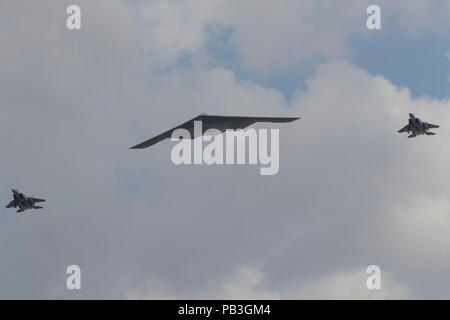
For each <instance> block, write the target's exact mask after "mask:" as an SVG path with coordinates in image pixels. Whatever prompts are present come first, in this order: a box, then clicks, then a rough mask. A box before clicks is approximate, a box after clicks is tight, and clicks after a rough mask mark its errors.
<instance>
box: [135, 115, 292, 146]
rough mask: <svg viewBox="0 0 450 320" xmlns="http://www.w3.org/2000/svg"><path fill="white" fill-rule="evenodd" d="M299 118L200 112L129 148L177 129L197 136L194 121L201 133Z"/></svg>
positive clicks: (148, 142)
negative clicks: (199, 124)
mask: <svg viewBox="0 0 450 320" xmlns="http://www.w3.org/2000/svg"><path fill="white" fill-rule="evenodd" d="M298 119H300V118H299V117H239V116H213V115H207V114H201V115H199V116H197V117H195V118H193V119H191V120H189V121H186V122H185V123H183V124H181V125H179V126H177V127H175V128H173V129H170V130H168V131H166V132H163V133H161V134H159V135H157V136H155V137H153V138H151V139H149V140H147V141H144V142H142V143H140V144H138V145H135V146H134V147H131V148H130V149H144V148H147V147H150V146H152V145H154V144H156V143H158V142H160V141H162V140H164V139H169V138H170V137H171V136H172V133H173V132H174V131H175V130H177V129H186V130H187V131H189V133H190V134H191V137H193V138H197V137H196V136H195V132H194V122H196V121H201V122H202V134H203V133H205V131H207V130H208V129H217V130H219V132H223V131H225V130H227V129H232V130H236V129H244V128H246V127H248V126H250V125H252V124H254V123H257V122H272V123H286V122H292V121H295V120H298Z"/></svg>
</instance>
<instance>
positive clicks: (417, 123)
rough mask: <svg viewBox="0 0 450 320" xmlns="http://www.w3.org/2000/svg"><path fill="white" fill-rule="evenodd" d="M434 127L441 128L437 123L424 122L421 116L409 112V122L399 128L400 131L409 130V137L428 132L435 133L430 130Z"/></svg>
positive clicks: (429, 133)
mask: <svg viewBox="0 0 450 320" xmlns="http://www.w3.org/2000/svg"><path fill="white" fill-rule="evenodd" d="M433 128H439V126H438V125H436V124H431V123H427V122H422V121H421V120H420V119H419V118H416V117H415V116H414V114H412V113H410V114H409V119H408V124H407V125H406V126H404V127H403V128H401V129H400V130H398V132H400V133H402V132H408V133H410V132H411V134H410V135H409V136H408V138H414V137H416V136H418V135H422V134H426V135H427V136H432V135H435V133H434V132H430V131H428V130H430V129H433Z"/></svg>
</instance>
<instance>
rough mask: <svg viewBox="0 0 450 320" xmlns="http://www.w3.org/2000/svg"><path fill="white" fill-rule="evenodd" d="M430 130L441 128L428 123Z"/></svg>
mask: <svg viewBox="0 0 450 320" xmlns="http://www.w3.org/2000/svg"><path fill="white" fill-rule="evenodd" d="M427 126H428V128H430V129H433V128H439V126H438V125H437V124H431V123H427Z"/></svg>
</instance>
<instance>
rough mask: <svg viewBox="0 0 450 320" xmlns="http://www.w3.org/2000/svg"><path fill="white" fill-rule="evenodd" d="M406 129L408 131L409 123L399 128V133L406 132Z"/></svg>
mask: <svg viewBox="0 0 450 320" xmlns="http://www.w3.org/2000/svg"><path fill="white" fill-rule="evenodd" d="M406 131H408V125H406V126H404V127H403V128H401V129H400V130H398V132H399V133H402V132H406Z"/></svg>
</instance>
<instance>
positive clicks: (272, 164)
mask: <svg viewBox="0 0 450 320" xmlns="http://www.w3.org/2000/svg"><path fill="white" fill-rule="evenodd" d="M202 133H203V129H202V122H201V121H194V139H193V140H191V139H192V137H191V133H190V132H189V131H188V130H186V129H182V128H181V129H177V130H174V131H173V133H172V141H179V143H178V144H176V145H175V146H174V147H173V148H172V152H171V159H172V162H173V163H174V164H176V165H180V164H207V165H213V164H252V165H256V164H258V163H259V164H260V166H261V168H260V174H261V175H263V176H264V175H274V174H277V173H278V170H279V167H280V162H279V149H280V148H279V138H280V134H279V130H278V129H270V130H268V129H258V130H256V129H252V128H249V129H246V130H241V129H240V130H226V131H225V134H224V135H222V134H221V131H220V130H218V129H208V130H206V131H205V132H204V133H203V134H202ZM224 137H225V141H224ZM269 137H270V152H269V143H268V142H269ZM203 142H207V143H208V144H207V145H206V146H203ZM246 147H248V148H246Z"/></svg>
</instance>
